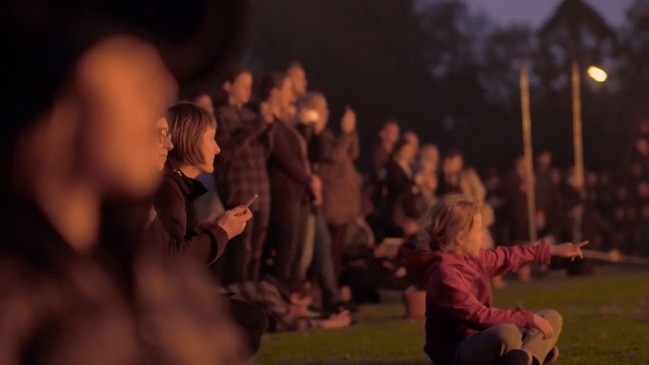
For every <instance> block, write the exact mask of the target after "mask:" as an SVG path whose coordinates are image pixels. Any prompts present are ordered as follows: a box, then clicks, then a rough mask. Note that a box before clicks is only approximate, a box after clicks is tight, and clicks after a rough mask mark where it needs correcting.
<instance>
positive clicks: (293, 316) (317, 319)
mask: <svg viewBox="0 0 649 365" xmlns="http://www.w3.org/2000/svg"><path fill="white" fill-rule="evenodd" d="M227 290H228V291H229V292H230V293H232V294H234V295H235V298H241V299H243V300H245V301H248V302H252V303H255V304H257V305H259V306H260V307H262V308H263V309H264V310H265V311H266V312H267V313H268V317H269V319H270V331H274V332H284V331H304V330H309V329H318V328H326V329H329V328H344V327H349V325H350V324H351V323H352V317H351V315H350V313H349V312H348V311H342V312H340V313H337V314H333V315H331V316H323V315H322V314H321V313H317V312H311V311H309V309H308V307H309V305H311V303H312V299H311V297H309V296H306V295H301V294H299V293H291V292H290V291H289V290H288V289H287V288H286V287H284V285H283V284H282V283H280V282H279V281H278V280H277V279H275V278H273V277H271V276H266V277H264V278H262V280H260V281H246V282H242V283H237V284H232V285H229V286H228V287H227Z"/></svg>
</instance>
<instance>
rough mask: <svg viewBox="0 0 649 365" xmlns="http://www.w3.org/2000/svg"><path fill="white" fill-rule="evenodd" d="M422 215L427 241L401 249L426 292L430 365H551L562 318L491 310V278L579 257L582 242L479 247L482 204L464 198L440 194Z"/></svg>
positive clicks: (545, 313) (553, 313) (547, 312)
mask: <svg viewBox="0 0 649 365" xmlns="http://www.w3.org/2000/svg"><path fill="white" fill-rule="evenodd" d="M427 216H428V217H427V218H428V219H430V223H429V224H427V225H425V230H426V233H427V234H428V235H427V241H426V242H424V243H423V244H418V245H417V246H419V247H416V248H415V247H403V248H402V249H401V252H402V254H403V255H404V257H405V258H406V260H407V261H408V272H409V273H410V275H411V277H412V278H413V279H416V280H417V281H418V284H419V285H422V286H424V287H425V288H426V345H425V347H424V351H425V352H426V354H427V355H428V356H429V357H430V358H431V360H433V362H434V363H435V365H465V364H471V365H480V364H484V365H491V364H497V365H504V364H512V365H518V364H520V365H543V364H552V363H554V362H555V361H556V359H557V357H558V356H559V352H558V349H557V347H556V346H555V345H556V342H557V339H558V337H559V334H560V332H561V326H562V318H561V315H559V313H557V312H556V311H554V310H544V311H540V312H536V313H535V312H533V311H530V310H526V309H522V308H516V309H511V310H504V309H499V308H496V307H494V306H493V296H492V292H491V284H490V278H492V277H494V276H498V275H504V274H506V273H508V272H513V271H516V270H518V269H519V268H521V267H523V266H525V265H528V264H531V263H538V264H548V263H549V262H550V257H551V256H552V255H555V256H561V257H566V258H571V259H574V258H578V257H582V256H583V255H582V252H581V247H582V246H583V245H585V244H586V243H587V242H581V243H578V244H573V243H564V244H560V245H555V246H550V245H548V244H546V243H543V242H541V243H540V244H538V245H532V246H514V247H497V248H494V249H488V250H484V249H482V248H481V244H482V239H483V238H482V232H483V230H482V217H481V215H480V207H479V205H478V204H477V203H475V202H474V201H472V200H471V199H469V198H468V197H466V196H464V195H462V194H448V195H446V196H444V197H443V198H442V199H440V201H439V202H437V204H435V205H434V206H433V207H432V208H430V210H429V211H428V212H427Z"/></svg>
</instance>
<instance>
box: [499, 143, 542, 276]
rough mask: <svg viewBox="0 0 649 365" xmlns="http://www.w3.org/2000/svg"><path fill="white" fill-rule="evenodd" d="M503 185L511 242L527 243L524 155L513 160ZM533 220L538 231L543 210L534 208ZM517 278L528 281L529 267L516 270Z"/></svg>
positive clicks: (528, 234) (528, 232) (528, 238)
mask: <svg viewBox="0 0 649 365" xmlns="http://www.w3.org/2000/svg"><path fill="white" fill-rule="evenodd" d="M505 185H506V187H505V195H506V199H507V210H508V216H509V218H510V229H509V234H510V238H511V242H512V243H513V244H517V245H521V244H526V243H529V241H530V231H529V221H528V217H529V214H528V209H527V191H528V189H529V188H530V184H529V183H528V181H527V174H526V169H525V157H524V156H519V157H518V158H517V159H516V160H515V161H514V169H513V171H512V172H511V173H510V175H509V177H508V179H507V181H506V182H505ZM535 194H536V191H535ZM534 222H535V224H536V228H537V230H538V231H539V232H540V231H541V230H542V229H543V228H544V226H545V214H544V213H543V211H540V210H538V209H537V210H536V214H535V217H534ZM518 278H519V279H520V280H521V281H529V280H530V279H531V278H532V269H531V267H523V268H521V269H520V270H518Z"/></svg>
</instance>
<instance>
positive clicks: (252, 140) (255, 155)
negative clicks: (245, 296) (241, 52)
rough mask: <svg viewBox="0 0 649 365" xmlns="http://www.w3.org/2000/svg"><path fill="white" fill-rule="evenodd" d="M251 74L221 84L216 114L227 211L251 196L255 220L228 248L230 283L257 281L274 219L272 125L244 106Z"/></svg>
mask: <svg viewBox="0 0 649 365" xmlns="http://www.w3.org/2000/svg"><path fill="white" fill-rule="evenodd" d="M252 81H253V79H252V74H251V72H250V71H248V70H246V69H244V68H236V69H233V70H231V71H230V73H229V75H227V77H226V78H225V81H224V82H223V83H222V84H221V88H222V90H221V91H222V95H221V98H220V99H221V100H218V103H219V104H220V105H221V106H220V107H218V108H217V110H216V119H217V120H218V122H219V133H218V136H217V141H218V144H219V145H220V146H222V147H223V149H222V153H221V155H220V156H219V157H218V158H217V159H216V165H218V166H217V167H216V168H215V170H214V171H215V174H214V175H215V180H216V185H217V191H218V192H219V194H220V196H221V197H222V198H223V203H224V204H225V208H226V209H231V208H233V207H236V206H239V205H241V204H245V203H246V202H248V201H250V199H251V198H252V197H254V196H255V194H256V195H257V199H256V200H255V201H253V202H252V205H251V206H250V210H251V211H252V212H253V218H252V219H251V221H250V222H248V225H247V227H246V229H245V231H244V232H243V233H242V234H241V235H240V236H238V237H237V238H235V239H234V241H235V242H232V244H231V245H229V246H228V247H227V248H226V252H225V255H224V259H223V261H222V266H221V270H222V272H221V280H222V281H223V283H224V284H225V285H227V284H230V283H236V282H241V281H246V280H257V279H258V278H259V270H260V263H261V253H262V248H263V244H264V240H265V238H266V230H267V229H268V220H269V217H270V184H269V181H268V172H267V171H266V160H267V159H268V156H269V153H270V148H271V138H270V136H271V132H272V129H273V128H272V126H273V125H272V123H269V122H266V121H265V120H264V119H262V118H260V117H259V116H258V115H257V114H255V113H254V112H252V111H251V110H249V109H246V108H245V107H243V105H245V104H246V103H247V102H248V101H249V100H250V94H251V89H252Z"/></svg>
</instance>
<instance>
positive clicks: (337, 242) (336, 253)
mask: <svg viewBox="0 0 649 365" xmlns="http://www.w3.org/2000/svg"><path fill="white" fill-rule="evenodd" d="M348 228H349V224H330V225H329V232H331V239H332V247H331V254H332V256H333V261H334V272H335V273H336V276H340V273H341V272H342V269H343V255H344V253H345V239H346V238H347V229H348Z"/></svg>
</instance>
